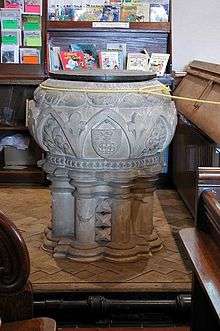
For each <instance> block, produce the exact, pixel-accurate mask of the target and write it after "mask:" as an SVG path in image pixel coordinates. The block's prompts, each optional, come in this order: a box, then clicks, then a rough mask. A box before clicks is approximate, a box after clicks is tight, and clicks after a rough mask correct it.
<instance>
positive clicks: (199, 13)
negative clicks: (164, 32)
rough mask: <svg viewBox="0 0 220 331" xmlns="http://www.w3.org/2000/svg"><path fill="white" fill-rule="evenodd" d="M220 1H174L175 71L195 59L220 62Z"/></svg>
mask: <svg viewBox="0 0 220 331" xmlns="http://www.w3.org/2000/svg"><path fill="white" fill-rule="evenodd" d="M219 35H220V1H219V0H211V1H207V0H200V1H199V0H185V1H178V0H173V1H172V58H173V61H172V62H173V69H174V70H179V71H182V70H184V68H185V67H186V66H187V65H188V64H189V63H190V62H191V61H193V60H195V59H196V60H202V61H207V62H214V63H220V55H219V54H220V43H219Z"/></svg>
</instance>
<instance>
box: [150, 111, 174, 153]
mask: <svg viewBox="0 0 220 331" xmlns="http://www.w3.org/2000/svg"><path fill="white" fill-rule="evenodd" d="M169 129H170V125H169V123H168V122H167V120H166V118H165V117H164V116H158V118H157V120H156V122H155V125H154V126H153V127H152V130H151V133H150V135H149V136H148V137H147V139H146V142H145V146H146V148H145V150H144V152H145V153H146V154H147V155H154V154H156V153H158V152H161V151H162V150H163V149H164V148H166V147H167V145H168V143H169V141H170V134H169Z"/></svg>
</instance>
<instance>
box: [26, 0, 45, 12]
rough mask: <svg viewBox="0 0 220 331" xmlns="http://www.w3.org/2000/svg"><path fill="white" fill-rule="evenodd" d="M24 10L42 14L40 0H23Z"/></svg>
mask: <svg viewBox="0 0 220 331" xmlns="http://www.w3.org/2000/svg"><path fill="white" fill-rule="evenodd" d="M24 12H25V13H29V14H38V15H42V1H41V0H24Z"/></svg>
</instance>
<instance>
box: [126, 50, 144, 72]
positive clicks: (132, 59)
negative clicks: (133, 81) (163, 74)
mask: <svg viewBox="0 0 220 331" xmlns="http://www.w3.org/2000/svg"><path fill="white" fill-rule="evenodd" d="M127 70H138V71H148V70H149V55H148V54H142V53H128V59H127Z"/></svg>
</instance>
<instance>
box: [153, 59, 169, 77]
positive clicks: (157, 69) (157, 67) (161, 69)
mask: <svg viewBox="0 0 220 331" xmlns="http://www.w3.org/2000/svg"><path fill="white" fill-rule="evenodd" d="M169 57H170V54H163V53H152V54H151V57H150V61H149V71H152V72H154V73H155V74H156V75H157V76H163V75H164V74H165V71H166V67H167V63H168V61H169Z"/></svg>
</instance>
